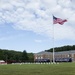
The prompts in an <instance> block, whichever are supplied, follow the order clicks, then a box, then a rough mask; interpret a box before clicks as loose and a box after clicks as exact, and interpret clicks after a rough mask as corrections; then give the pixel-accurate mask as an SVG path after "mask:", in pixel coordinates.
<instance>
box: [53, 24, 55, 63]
mask: <svg viewBox="0 0 75 75" xmlns="http://www.w3.org/2000/svg"><path fill="white" fill-rule="evenodd" d="M54 62H55V58H54V24H53V63H54Z"/></svg>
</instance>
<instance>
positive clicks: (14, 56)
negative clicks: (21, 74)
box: [0, 49, 34, 63]
mask: <svg viewBox="0 0 75 75" xmlns="http://www.w3.org/2000/svg"><path fill="white" fill-rule="evenodd" d="M0 60H4V61H6V62H7V63H17V62H20V63H21V62H33V61H34V55H33V53H27V52H26V50H24V51H23V52H20V51H15V50H6V49H0Z"/></svg>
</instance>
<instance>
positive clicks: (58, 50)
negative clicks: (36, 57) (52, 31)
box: [45, 45, 75, 52]
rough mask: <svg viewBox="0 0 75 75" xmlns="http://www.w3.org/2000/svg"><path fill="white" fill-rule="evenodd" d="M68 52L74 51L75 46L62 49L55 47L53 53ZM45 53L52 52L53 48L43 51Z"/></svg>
mask: <svg viewBox="0 0 75 75" xmlns="http://www.w3.org/2000/svg"><path fill="white" fill-rule="evenodd" d="M70 50H75V45H72V46H70V45H67V46H62V47H55V48H54V51H55V52H60V51H70ZM45 51H46V52H53V48H51V49H48V50H45Z"/></svg>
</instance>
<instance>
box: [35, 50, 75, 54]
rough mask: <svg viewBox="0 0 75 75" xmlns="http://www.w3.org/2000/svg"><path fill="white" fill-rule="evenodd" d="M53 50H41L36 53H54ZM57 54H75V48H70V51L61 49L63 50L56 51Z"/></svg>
mask: <svg viewBox="0 0 75 75" xmlns="http://www.w3.org/2000/svg"><path fill="white" fill-rule="evenodd" d="M52 53H53V52H46V51H41V52H38V53H35V54H38V55H40V54H47V55H48V54H52ZM54 53H55V54H74V53H75V50H70V51H61V52H54Z"/></svg>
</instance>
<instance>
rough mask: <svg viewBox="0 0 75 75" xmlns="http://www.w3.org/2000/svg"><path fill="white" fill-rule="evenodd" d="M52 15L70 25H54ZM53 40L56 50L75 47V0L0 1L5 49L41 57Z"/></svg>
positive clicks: (0, 43)
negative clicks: (35, 54)
mask: <svg viewBox="0 0 75 75" xmlns="http://www.w3.org/2000/svg"><path fill="white" fill-rule="evenodd" d="M52 15H54V16H55V17H58V18H61V19H67V20H68V21H67V22H65V23H64V24H63V25H59V24H55V25H53V16H52ZM53 26H54V29H53ZM53 31H54V34H53ZM53 37H54V47H60V46H64V45H75V0H0V48H1V49H10V50H16V51H23V50H26V51H27V52H34V53H37V52H40V51H43V50H47V49H50V48H52V47H53Z"/></svg>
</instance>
